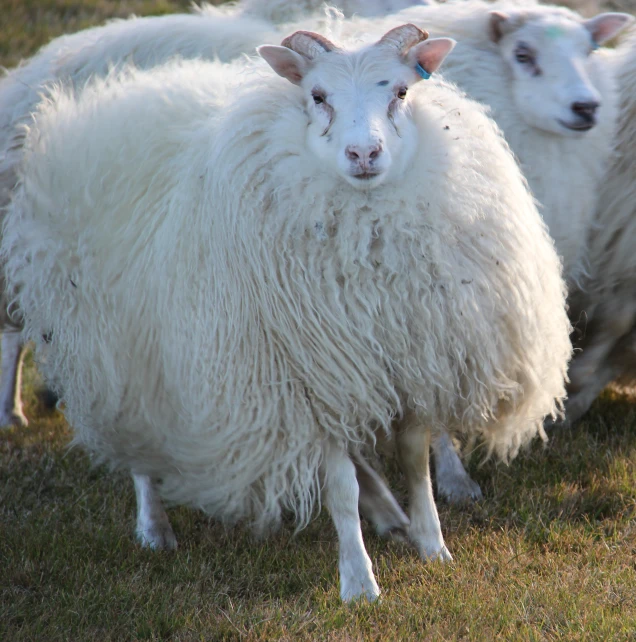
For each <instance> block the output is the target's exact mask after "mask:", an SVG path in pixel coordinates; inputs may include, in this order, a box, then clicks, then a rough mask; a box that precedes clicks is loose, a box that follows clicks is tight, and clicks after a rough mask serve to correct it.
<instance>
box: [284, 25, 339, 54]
mask: <svg viewBox="0 0 636 642" xmlns="http://www.w3.org/2000/svg"><path fill="white" fill-rule="evenodd" d="M280 44H281V45H282V46H283V47H287V48H288V49H291V50H292V51H295V52H296V53H298V54H300V55H301V56H304V57H305V58H307V59H308V60H313V59H314V58H316V57H317V56H320V55H321V54H324V53H326V52H328V51H335V50H337V49H338V47H336V45H334V44H333V42H331V40H328V39H327V38H325V37H324V36H321V35H320V34H319V33H314V32H313V31H296V32H295V33H292V35H291V36H287V38H285V40H283V42H281V43H280Z"/></svg>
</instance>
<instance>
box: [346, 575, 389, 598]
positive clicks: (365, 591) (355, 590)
mask: <svg viewBox="0 0 636 642" xmlns="http://www.w3.org/2000/svg"><path fill="white" fill-rule="evenodd" d="M371 579H372V581H371V582H369V581H364V582H348V583H347V584H348V585H347V586H345V583H344V582H343V584H342V588H341V590H340V597H341V598H342V601H343V602H349V603H352V602H357V601H363V600H366V601H367V602H375V601H376V600H377V599H378V598H379V597H380V588H379V587H378V585H377V583H376V581H375V580H374V579H373V578H371Z"/></svg>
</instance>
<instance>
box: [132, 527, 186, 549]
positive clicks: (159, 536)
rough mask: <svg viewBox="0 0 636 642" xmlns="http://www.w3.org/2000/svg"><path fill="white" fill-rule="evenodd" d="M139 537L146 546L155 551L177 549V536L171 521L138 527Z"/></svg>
mask: <svg viewBox="0 0 636 642" xmlns="http://www.w3.org/2000/svg"><path fill="white" fill-rule="evenodd" d="M137 539H138V540H139V542H140V543H141V545H142V546H143V547H144V548H151V549H152V550H153V551H175V550H176V549H177V538H176V537H175V534H174V531H173V530H172V526H170V523H165V524H156V525H153V526H151V527H150V528H146V529H143V530H141V529H137Z"/></svg>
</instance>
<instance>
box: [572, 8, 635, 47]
mask: <svg viewBox="0 0 636 642" xmlns="http://www.w3.org/2000/svg"><path fill="white" fill-rule="evenodd" d="M633 21H634V18H633V17H632V16H630V15H629V14H628V13H599V14H598V16H595V17H594V18H590V19H589V20H586V21H585V22H584V23H583V26H584V27H585V28H586V29H587V30H588V31H589V32H590V34H591V35H592V40H593V41H594V42H595V43H596V44H598V45H602V44H603V43H604V42H606V41H607V40H610V39H612V38H613V37H614V36H616V35H618V34H619V33H620V32H621V31H622V30H623V29H624V28H625V27H626V26H627V25H628V24H629V23H630V22H633Z"/></svg>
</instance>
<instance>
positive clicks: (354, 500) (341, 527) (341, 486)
mask: <svg viewBox="0 0 636 642" xmlns="http://www.w3.org/2000/svg"><path fill="white" fill-rule="evenodd" d="M323 466H324V483H325V486H324V488H325V505H326V506H327V509H328V510H329V513H330V515H331V519H332V520H333V523H334V526H335V527H336V531H337V532H338V542H339V548H340V552H339V558H340V559H339V568H340V597H341V598H342V600H343V601H345V602H349V601H351V600H355V599H358V598H361V597H364V598H366V599H368V600H369V601H373V600H375V599H376V598H377V597H378V596H379V595H380V589H379V588H378V584H377V582H376V581H375V577H374V576H373V568H372V566H371V560H370V558H369V556H368V554H367V551H366V550H365V548H364V542H363V541H362V530H361V528H360V515H359V513H358V495H359V489H358V482H357V480H356V469H355V466H354V465H353V462H352V461H351V459H350V458H349V456H348V455H347V453H346V452H345V451H344V450H342V449H341V448H337V447H334V448H332V449H330V451H329V452H328V453H327V455H326V457H325V461H324V464H323Z"/></svg>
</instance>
